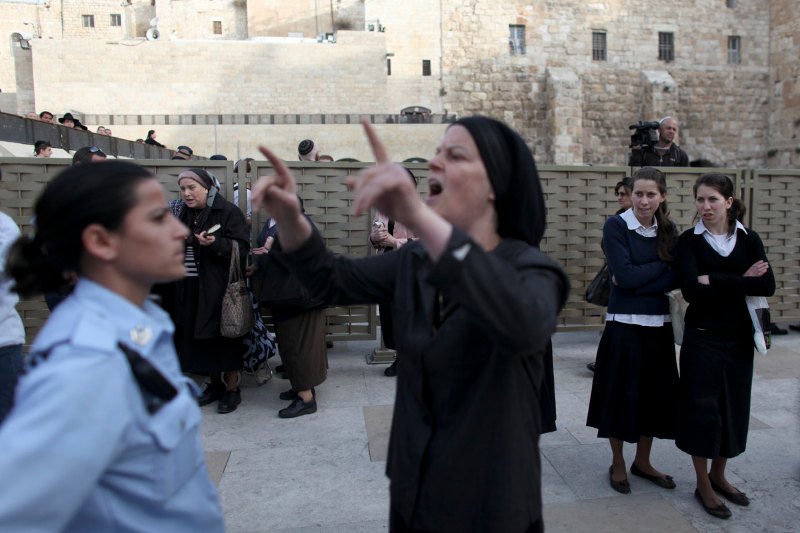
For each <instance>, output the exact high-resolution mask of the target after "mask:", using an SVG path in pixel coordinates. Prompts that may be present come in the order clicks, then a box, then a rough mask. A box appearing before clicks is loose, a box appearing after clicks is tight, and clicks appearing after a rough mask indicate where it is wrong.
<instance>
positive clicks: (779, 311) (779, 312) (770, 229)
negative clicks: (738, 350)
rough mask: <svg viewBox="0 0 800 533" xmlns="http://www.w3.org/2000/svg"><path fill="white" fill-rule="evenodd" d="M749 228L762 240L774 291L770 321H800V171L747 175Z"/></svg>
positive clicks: (775, 171)
mask: <svg viewBox="0 0 800 533" xmlns="http://www.w3.org/2000/svg"><path fill="white" fill-rule="evenodd" d="M747 185H748V186H747V188H748V190H749V191H751V192H752V198H750V199H749V201H748V202H747V204H748V205H747V207H748V214H749V220H750V227H752V228H753V229H754V230H756V231H757V232H758V234H759V235H760V236H761V239H762V240H763V241H764V247H765V248H766V252H767V259H768V260H769V264H770V266H771V267H772V269H773V272H774V273H775V280H776V282H777V283H776V284H777V289H776V291H775V296H773V297H772V298H770V302H769V305H770V313H771V314H772V317H773V319H774V318H780V319H784V320H791V321H792V322H796V321H797V320H798V319H800V171H797V170H756V171H754V172H753V173H752V176H748V180H747Z"/></svg>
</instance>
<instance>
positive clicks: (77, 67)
mask: <svg viewBox="0 0 800 533" xmlns="http://www.w3.org/2000/svg"><path fill="white" fill-rule="evenodd" d="M31 44H32V46H33V73H34V85H35V90H36V108H37V109H50V110H52V111H53V112H56V113H61V112H63V111H66V110H71V111H78V112H80V113H92V114H104V113H105V114H159V113H160V114H217V113H219V114H223V113H228V114H235V113H311V112H318V111H319V110H324V112H326V113H383V112H385V110H386V109H387V107H388V104H387V98H386V94H387V93H386V74H385V71H384V60H385V54H386V45H385V40H384V37H383V34H379V33H368V32H340V33H339V40H338V42H337V43H336V44H319V43H317V42H314V41H310V42H308V41H307V42H292V43H280V42H276V43H265V42H248V41H183V40H176V41H169V40H158V41H135V42H132V43H128V44H125V43H113V42H112V43H97V42H92V41H88V40H85V39H65V40H61V41H56V40H52V41H50V40H39V41H37V42H34V43H31ZM87 57H102V58H103V60H102V61H98V62H94V63H93V62H87V61H86V60H85V58H87ZM64 72H75V73H78V72H79V73H80V76H64ZM98 80H102V82H99V81H98ZM344 95H348V97H343V96H344ZM356 95H357V97H356Z"/></svg>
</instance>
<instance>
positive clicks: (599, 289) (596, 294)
mask: <svg viewBox="0 0 800 533" xmlns="http://www.w3.org/2000/svg"><path fill="white" fill-rule="evenodd" d="M609 293H611V273H610V272H609V271H608V261H606V262H604V263H603V266H602V267H601V268H600V272H598V273H597V275H596V276H595V277H594V279H593V280H592V281H591V283H589V286H588V287H586V294H585V295H584V298H586V301H587V302H589V303H590V304H594V305H600V306H603V307H606V306H608V295H609Z"/></svg>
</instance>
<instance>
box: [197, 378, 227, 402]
mask: <svg viewBox="0 0 800 533" xmlns="http://www.w3.org/2000/svg"><path fill="white" fill-rule="evenodd" d="M223 394H225V385H223V384H222V383H211V382H210V381H207V382H206V384H205V387H204V388H203V393H202V394H201V395H200V396H198V397H197V405H199V406H201V407H202V406H203V405H208V404H210V403H214V402H216V401H217V400H219V399H221V398H222V395H223Z"/></svg>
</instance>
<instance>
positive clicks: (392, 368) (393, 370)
mask: <svg viewBox="0 0 800 533" xmlns="http://www.w3.org/2000/svg"><path fill="white" fill-rule="evenodd" d="M383 375H384V376H388V377H390V378H393V377H394V376H396V375H397V359H395V360H394V363H392V364H391V365H389V366H388V367H386V370H384V371H383Z"/></svg>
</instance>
